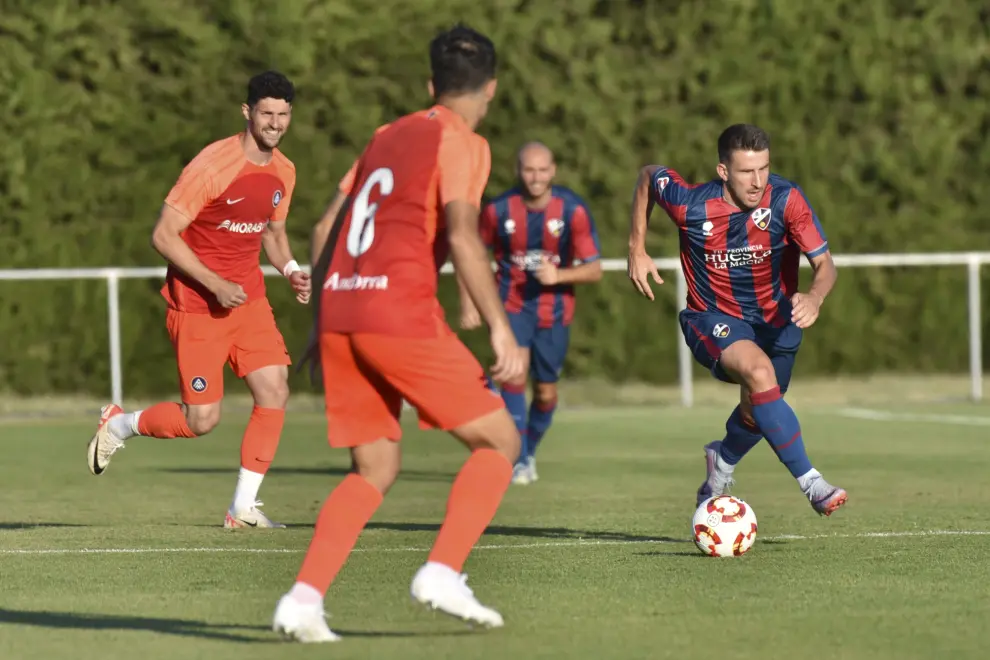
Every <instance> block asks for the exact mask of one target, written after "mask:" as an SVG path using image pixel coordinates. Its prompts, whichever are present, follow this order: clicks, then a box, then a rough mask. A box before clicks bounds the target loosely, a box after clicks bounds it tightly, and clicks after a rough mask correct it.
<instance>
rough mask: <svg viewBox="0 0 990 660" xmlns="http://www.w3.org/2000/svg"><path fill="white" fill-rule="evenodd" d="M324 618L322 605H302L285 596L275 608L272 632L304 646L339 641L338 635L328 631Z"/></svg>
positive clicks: (328, 627)
mask: <svg viewBox="0 0 990 660" xmlns="http://www.w3.org/2000/svg"><path fill="white" fill-rule="evenodd" d="M326 616H327V615H326V612H324V611H323V603H310V604H302V603H300V602H299V601H297V600H296V599H295V598H292V597H291V596H290V595H289V594H286V595H284V596H282V598H281V599H280V600H279V601H278V605H277V606H276V607H275V617H274V618H273V620H272V630H274V631H275V632H277V633H278V634H280V635H282V637H284V638H285V639H288V640H294V641H297V642H303V643H304V644H312V643H319V642H336V641H339V640H340V635H337V634H335V633H334V632H333V631H332V630H330V626H328V625H327V620H326Z"/></svg>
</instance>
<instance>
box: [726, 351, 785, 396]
mask: <svg viewBox="0 0 990 660" xmlns="http://www.w3.org/2000/svg"><path fill="white" fill-rule="evenodd" d="M722 364H723V368H725V369H726V370H727V371H728V372H729V373H731V374H732V375H734V376H735V377H736V378H737V380H738V381H741V384H742V385H744V386H745V388H746V389H747V390H749V391H750V392H765V391H767V390H769V389H771V388H772V387H774V386H775V385H776V384H777V376H776V372H775V371H774V368H773V363H772V362H770V358H768V357H767V354H766V353H764V352H763V351H762V350H761V349H760V348H759V346H757V345H756V344H754V343H752V342H748V341H746V342H742V341H741V342H738V343H736V344H733V345H732V346H730V347H729V348H728V349H727V350H726V351H725V352H724V353H723V361H722Z"/></svg>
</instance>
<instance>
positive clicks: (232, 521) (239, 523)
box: [223, 500, 285, 529]
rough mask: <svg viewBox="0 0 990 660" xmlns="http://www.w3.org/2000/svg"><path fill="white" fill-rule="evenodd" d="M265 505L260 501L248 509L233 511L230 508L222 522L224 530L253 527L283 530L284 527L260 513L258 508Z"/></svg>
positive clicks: (232, 508)
mask: <svg viewBox="0 0 990 660" xmlns="http://www.w3.org/2000/svg"><path fill="white" fill-rule="evenodd" d="M264 505H265V503H264V502H261V501H260V500H259V501H257V502H255V503H254V506H252V507H251V508H249V509H244V510H243V511H235V510H234V507H233V506H231V508H230V509H228V511H227V517H226V518H224V520H223V527H224V529H244V528H246V527H254V528H258V529H285V525H283V524H282V523H277V522H275V521H274V520H272V519H271V518H269V517H268V516H266V515H265V514H263V513H262V512H261V509H259V508H258V507H260V506H264Z"/></svg>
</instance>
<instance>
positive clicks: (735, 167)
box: [629, 124, 847, 516]
mask: <svg viewBox="0 0 990 660" xmlns="http://www.w3.org/2000/svg"><path fill="white" fill-rule="evenodd" d="M718 158H719V163H718V166H717V168H716V170H717V172H718V178H717V179H714V180H712V181H709V182H707V183H701V184H688V183H685V181H684V179H682V178H681V176H680V175H679V174H678V173H677V172H675V171H674V170H672V169H670V168H668V167H664V166H660V165H648V166H646V167H644V168H643V169H642V170H641V171H640V175H639V180H638V181H637V182H636V190H635V193H634V195H633V205H632V217H631V223H630V233H629V278H630V279H631V280H632V281H633V283H634V284H635V286H636V288H637V289H638V290H639V292H640V293H642V294H643V295H644V296H646V297H648V298H649V299H650V300H653V291H652V290H651V288H650V284H649V282H648V280H647V278H648V276H650V275H652V276H653V279H654V281H655V282H657V283H658V284H662V283H663V280H662V279H660V276H659V274H658V272H657V268H656V265H655V264H654V263H653V260H652V259H651V258H650V256H649V255H647V253H646V228H647V223H648V220H649V216H650V213H651V211H652V210H653V206H654V205H655V204H656V205H659V206H660V207H661V208H662V209H663V210H664V211H665V212H666V213H667V215H668V216H669V217H670V219H671V220H672V221H673V222H674V224H675V225H676V226H677V228H678V229H679V230H680V246H681V248H680V256H681V268H682V269H683V271H684V277H685V279H686V280H687V287H688V295H687V309H685V310H683V311H682V312H681V313H680V324H681V330H682V332H683V333H684V338H685V340H686V341H687V344H688V346H689V347H690V349H691V352H692V353H693V354H694V357H695V359H696V360H697V361H698V362H699V363H701V364H702V365H704V366H705V367H707V368H708V369H710V370H711V373H712V375H713V376H714V377H715V378H717V379H719V380H721V381H724V382H727V383H737V384H739V385H740V390H741V396H740V403H739V405H738V406H737V407H736V409H735V410H733V411H732V414H731V415H730V416H729V419H728V421H727V422H726V424H725V429H726V435H725V439H724V440H721V441H715V442H711V443H709V444H708V445H706V446H705V455H706V458H707V478H706V479H705V481H704V483H702V484H701V487H700V488H699V489H698V494H697V503H698V504H700V503H701V502H703V501H704V500H706V499H707V498H709V497H712V496H717V495H721V494H723V493H724V492H725V491H726V489H727V488H728V487H729V486H730V485H731V484H732V483H733V481H732V473H733V471H734V470H735V467H736V464H737V463H739V461H740V460H741V459H742V457H743V456H745V455H746V453H747V452H749V450H750V449H752V448H753V447H754V446H756V444H757V443H759V441H760V439H761V438H764V437H765V438H767V440H768V441H769V442H770V446H771V447H773V450H774V452H775V453H776V454H777V457H778V458H779V459H780V461H781V462H782V463H783V464H784V465H785V466H787V469H788V470H790V472H791V475H792V476H793V477H794V478H795V479H796V480H797V482H798V485H799V486H800V487H801V491H802V492H803V493H804V494H805V496H806V497H807V498H808V501H809V502H810V503H811V506H812V507H813V508H814V509H815V511H817V512H818V513H819V514H823V515H826V516H828V515H831V514H832V512H834V511H835V510H836V509H838V508H839V507H840V506H842V505H843V504H845V503H846V499H847V496H846V491H844V490H843V489H841V488H838V487H836V486H832V485H830V484H829V483H828V482H826V481H825V479H824V478H822V475H821V474H820V473H819V472H818V471H817V470H815V469H814V468H813V467H812V466H811V461H810V460H809V459H808V455H807V453H806V452H805V448H804V439H803V438H802V435H801V426H800V424H799V423H798V419H797V416H796V415H795V414H794V411H793V410H792V409H791V407H790V406H789V405H788V404H787V403H786V402H785V401H784V398H783V397H784V393H785V392H786V391H787V387H788V385H789V384H790V380H791V371H792V369H793V367H794V359H795V357H796V356H797V352H798V348H799V347H800V345H801V338H802V334H803V332H804V329H805V328H808V327H810V326H811V325H812V324H814V322H815V320H816V319H817V318H818V313H819V309H820V308H821V305H822V303H823V302H824V300H825V298H826V296H828V293H829V291H831V289H832V287H833V285H834V284H835V280H836V270H835V264H834V263H833V261H832V255H831V253H830V252H829V247H828V241H827V240H826V238H825V233H824V231H823V230H822V227H821V225H820V224H819V222H818V217H817V216H816V215H815V212H814V211H813V210H812V209H811V207H810V205H809V204H808V200H807V199H806V198H805V196H804V193H803V192H802V191H801V189H800V188H799V187H798V186H797V185H796V184H795V183H793V182H791V181H788V180H787V179H784V178H782V177H780V176H778V175H776V174H771V173H770V138H769V136H768V135H767V134H766V133H765V132H764V131H763V130H761V129H760V128H758V127H756V126H752V125H748V124H736V125H733V126H730V127H729V128H727V129H725V131H723V133H722V135H721V136H719V139H718ZM801 253H804V255H805V256H806V257H807V258H808V259H809V261H810V262H811V266H812V269H813V270H814V278H813V280H812V283H811V287H810V289H809V291H808V292H807V293H800V292H798V291H797V283H798V265H799V262H800V258H801Z"/></svg>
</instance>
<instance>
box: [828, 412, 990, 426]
mask: <svg viewBox="0 0 990 660" xmlns="http://www.w3.org/2000/svg"><path fill="white" fill-rule="evenodd" d="M838 413H839V415H840V416H842V417H851V418H853V419H866V420H869V421H872V422H904V423H917V422H922V423H924V422H927V423H931V424H958V425H960V426H990V417H979V416H976V415H939V414H930V415H926V414H921V415H919V414H913V413H895V412H888V411H886V410H870V409H869V408H840V409H839V411H838Z"/></svg>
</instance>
